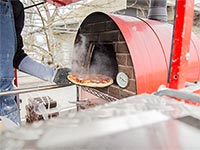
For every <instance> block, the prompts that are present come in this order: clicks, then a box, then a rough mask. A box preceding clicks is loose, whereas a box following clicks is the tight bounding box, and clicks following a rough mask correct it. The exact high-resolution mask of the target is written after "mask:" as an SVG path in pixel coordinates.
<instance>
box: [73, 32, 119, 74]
mask: <svg viewBox="0 0 200 150" xmlns="http://www.w3.org/2000/svg"><path fill="white" fill-rule="evenodd" d="M88 49H89V42H88V41H87V39H86V37H85V36H82V35H81V36H80V37H78V41H77V43H76V46H75V48H74V55H73V63H72V71H73V72H76V73H84V74H91V73H92V74H104V75H107V76H110V77H112V78H115V76H116V74H117V72H118V65H117V60H116V54H115V51H114V47H113V45H112V44H99V43H95V47H94V50H93V53H92V55H91V59H89V61H90V66H89V68H88V69H89V70H88V69H87V68H86V67H85V66H84V64H85V63H86V62H85V61H86V56H87V53H88Z"/></svg>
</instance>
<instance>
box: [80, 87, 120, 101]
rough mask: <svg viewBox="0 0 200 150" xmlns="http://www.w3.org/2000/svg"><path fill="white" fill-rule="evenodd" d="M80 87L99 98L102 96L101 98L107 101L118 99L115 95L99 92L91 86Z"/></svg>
mask: <svg viewBox="0 0 200 150" xmlns="http://www.w3.org/2000/svg"><path fill="white" fill-rule="evenodd" d="M81 88H82V90H84V91H87V92H89V93H91V94H93V95H95V96H97V97H99V98H102V99H104V100H106V101H108V102H113V101H117V100H119V99H117V98H115V97H112V96H110V95H108V94H105V93H103V92H100V91H98V90H96V89H93V88H89V87H81Z"/></svg>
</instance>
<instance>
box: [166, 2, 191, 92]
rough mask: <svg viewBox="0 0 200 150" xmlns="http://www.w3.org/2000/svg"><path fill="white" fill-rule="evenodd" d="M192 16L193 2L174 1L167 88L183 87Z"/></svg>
mask: <svg viewBox="0 0 200 150" xmlns="http://www.w3.org/2000/svg"><path fill="white" fill-rule="evenodd" d="M193 15H194V0H177V1H176V14H175V17H176V18H175V26H174V35H173V41H172V52H171V58H170V68H169V76H168V83H169V88H173V89H180V88H183V87H185V75H186V69H187V66H188V59H189V48H190V38H191V32H192V25H193Z"/></svg>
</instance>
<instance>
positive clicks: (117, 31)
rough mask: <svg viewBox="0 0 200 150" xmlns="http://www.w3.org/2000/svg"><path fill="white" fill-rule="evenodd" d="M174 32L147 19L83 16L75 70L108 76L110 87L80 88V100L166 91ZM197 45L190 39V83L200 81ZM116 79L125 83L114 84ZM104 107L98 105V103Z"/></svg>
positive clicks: (107, 15)
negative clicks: (112, 80)
mask: <svg viewBox="0 0 200 150" xmlns="http://www.w3.org/2000/svg"><path fill="white" fill-rule="evenodd" d="M172 30H173V26H172V25H171V24H169V23H166V22H161V21H155V20H151V19H145V20H144V19H141V18H137V17H131V16H125V15H116V14H105V13H102V12H94V13H92V14H90V15H89V16H87V17H86V18H85V20H84V21H83V22H82V24H81V25H80V27H79V30H78V33H77V35H76V39H75V54H81V55H79V56H78V57H75V59H74V61H73V62H76V63H73V65H74V64H75V65H74V66H73V68H79V67H82V66H81V65H88V69H89V70H90V71H91V72H95V73H102V74H106V75H109V76H112V78H113V79H114V83H113V84H112V85H111V86H109V87H106V88H96V89H94V88H85V87H82V88H80V90H79V92H80V93H79V97H80V98H79V99H80V100H83V99H89V98H88V97H91V95H90V94H92V95H95V96H97V97H100V98H101V99H102V100H103V101H104V102H107V101H113V100H117V99H121V98H125V97H129V96H132V95H135V94H140V93H152V92H155V91H156V90H157V89H158V87H159V86H160V85H161V84H165V85H166V84H167V75H168V68H169V59H170V51H171V42H172ZM199 43H200V40H199V39H198V38H197V37H196V36H195V35H194V34H192V38H191V44H190V60H189V68H188V70H187V80H188V81H195V80H198V79H200V69H199V68H200V44H199ZM88 56H89V57H88ZM77 66H78V67H77ZM119 73H120V74H119ZM118 74H119V76H120V77H121V78H122V80H125V81H120V79H117V80H116V77H117V75H118ZM124 74H125V75H124ZM127 77H128V79H127ZM117 81H118V82H117ZM120 82H121V83H120ZM123 82H124V83H123ZM121 84H122V85H121ZM126 84H127V85H126ZM88 92H89V93H90V94H89V93H88ZM88 94H89V95H90V96H89V95H88ZM92 99H95V98H91V101H92V102H94V101H93V100H92ZM91 101H90V103H91ZM104 102H102V101H100V100H99V99H98V102H96V103H97V104H99V103H104Z"/></svg>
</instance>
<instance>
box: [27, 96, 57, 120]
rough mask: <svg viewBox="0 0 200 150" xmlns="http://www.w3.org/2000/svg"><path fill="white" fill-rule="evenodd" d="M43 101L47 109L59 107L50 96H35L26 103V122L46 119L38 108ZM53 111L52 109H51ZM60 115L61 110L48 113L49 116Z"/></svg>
mask: <svg viewBox="0 0 200 150" xmlns="http://www.w3.org/2000/svg"><path fill="white" fill-rule="evenodd" d="M41 103H42V104H43V105H44V106H45V108H46V109H47V111H48V109H50V110H51V109H53V108H56V107H57V102H56V101H55V100H53V99H52V98H50V97H49V96H44V97H35V98H33V99H32V100H29V104H28V105H26V122H27V123H33V122H34V121H40V120H44V118H43V116H42V114H37V113H36V111H35V110H36V109H37V107H38V106H39V105H41ZM50 112H51V111H50ZM58 115H59V111H56V112H55V111H53V113H50V114H48V118H49V119H50V118H52V117H57V116H58Z"/></svg>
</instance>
